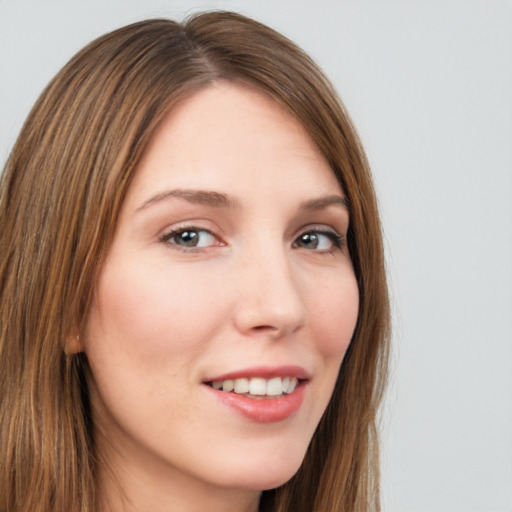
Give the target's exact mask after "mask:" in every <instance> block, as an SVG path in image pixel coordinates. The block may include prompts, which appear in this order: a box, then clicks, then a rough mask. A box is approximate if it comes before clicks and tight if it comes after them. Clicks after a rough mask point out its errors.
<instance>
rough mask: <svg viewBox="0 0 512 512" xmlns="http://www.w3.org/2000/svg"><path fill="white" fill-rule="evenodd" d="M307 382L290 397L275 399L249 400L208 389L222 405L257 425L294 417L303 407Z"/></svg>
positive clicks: (302, 383)
mask: <svg viewBox="0 0 512 512" xmlns="http://www.w3.org/2000/svg"><path fill="white" fill-rule="evenodd" d="M306 385H307V382H305V381H302V382H300V383H299V385H298V386H297V387H296V388H295V390H294V391H293V393H290V394H289V395H281V396H278V397H275V398H248V397H246V396H244V395H238V394H237V393H228V392H226V391H219V390H217V389H213V388H212V387H210V386H206V388H207V389H208V390H209V391H210V392H211V393H213V395H214V396H215V397H216V398H217V400H219V401H220V402H221V403H222V404H224V405H226V406H227V407H229V408H230V409H232V410H233V411H234V412H236V413H238V414H240V415H241V416H244V417H245V418H247V419H248V420H250V421H253V422H256V423H277V422H279V421H284V420H285V419H287V418H289V417H290V416H292V415H293V414H294V413H295V412H297V410H298V409H299V408H300V406H301V405H302V402H303V401H304V393H305V389H306Z"/></svg>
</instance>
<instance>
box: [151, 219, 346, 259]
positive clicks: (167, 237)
mask: <svg viewBox="0 0 512 512" xmlns="http://www.w3.org/2000/svg"><path fill="white" fill-rule="evenodd" d="M187 231H190V232H196V233H207V234H208V235H210V236H212V237H213V238H214V239H216V240H217V243H215V244H212V245H208V246H204V247H195V246H190V247H186V246H182V245H179V244H177V243H173V242H171V240H172V239H173V238H174V237H176V236H178V235H180V234H182V233H186V232H187ZM311 234H313V235H322V236H326V237H327V238H329V240H330V241H331V242H332V247H331V248H329V249H327V250H319V251H313V252H317V253H319V254H331V253H333V252H335V251H339V250H342V249H343V248H344V247H346V245H347V241H346V238H345V236H343V235H340V234H339V233H337V232H336V231H334V230H333V231H331V230H326V229H323V228H320V227H315V226H309V227H308V228H307V229H305V230H304V231H302V232H301V233H300V234H299V235H298V236H297V237H296V238H295V239H294V241H293V243H292V247H297V248H299V246H298V245H297V241H299V240H300V239H301V237H304V236H305V235H311ZM160 242H162V243H164V244H167V245H168V246H169V247H171V248H172V249H174V250H178V251H182V252H186V253H196V252H202V251H204V250H205V249H208V248H209V247H212V246H213V247H215V246H223V245H225V244H223V243H219V242H218V237H217V236H216V235H215V234H214V233H212V232H211V231H210V230H208V229H204V228H200V227H198V226H193V225H190V226H182V227H179V228H177V229H173V230H172V231H169V232H166V233H164V234H163V235H162V236H161V237H160Z"/></svg>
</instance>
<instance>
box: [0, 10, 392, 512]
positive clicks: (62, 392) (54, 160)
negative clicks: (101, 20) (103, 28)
mask: <svg viewBox="0 0 512 512" xmlns="http://www.w3.org/2000/svg"><path fill="white" fill-rule="evenodd" d="M217 80H229V81H234V82H238V83H244V84H248V85H250V86H251V87H253V88H256V89H258V90H260V91H262V92H264V93H266V94H267V95H269V96H270V97H272V98H273V99H274V100H275V101H277V102H278V103H279V104H281V105H282V106H283V107H284V108H286V109H287V110H288V111H289V112H290V113H291V114H292V115H293V116H295V118H297V119H298V120H299V121H300V122H301V123H302V124H303V126H304V127H305V129H306V130H307V132H308V133H309V135H310V136H311V138H312V139H313V140H314V142H315V143H316V145H317V147H318V149H319V151H320V152H321V153H322V154H323V155H324V156H325V158H326V159H327V161H328V162H329V163H330V165H331V167H332V170H333V172H334V173H335V175H336V177H337V178H338V180H339V182H340V184H341V187H342V189H343V190H344V192H345V194H346V196H347V198H348V200H349V202H350V215H351V224H350V229H349V233H348V243H349V247H350V253H351V255H352V260H353V265H354V270H355V273H356V277H357V281H358V285H359V293H360V309H359V317H358V322H357V327H356V330H355V333H354V336H353V339H352V341H351V344H350V346H349V349H348V352H347V354H346V356H345V359H344V361H343V364H342V367H341V371H340V373H339V377H338V381H337V384H336V388H335V391H334V395H333V397H332V399H331V401H330V404H329V406H328V408H327V411H326V412H325V415H324V416H323V418H322V420H321V422H320V425H319V426H318V429H317V431H316V433H315V435H314V437H313V439H312V442H311V444H310V447H309V449H308V451H307V454H306V457H305V459H304V462H303V464H302V466H301V468H300V470H299V471H298V473H297V474H296V475H295V476H294V477H293V478H292V479H291V480H290V481H289V482H288V483H286V484H285V485H283V486H281V487H280V488H278V489H275V490H269V491H265V492H264V493H263V495H262V500H261V508H262V510H265V511H272V512H292V511H293V512H297V511H317V512H334V511H338V512H339V511H343V512H362V511H370V510H375V511H377V510H380V506H379V470H378V467H379V466H378V445H377V434H376V414H377V408H378V405H379V402H380V399H381V394H382V390H383V388H384V382H385V374H386V367H387V356H388V339H389V307H388V298H387V287H386V278H385V269H384V260H383V248H382V236H381V227H380V223H379V217H378V211H377V204H376V199H375V195H374V190H373V185H372V179H371V175H370V171H369V167H368V164H367V161H366V158H365V155H364V151H363V148H362V146H361V144H360V142H359V139H358V137H357V134H356V132H355V129H354V127H353V125H352V123H351V121H350V119H349V117H348V114H347V113H346V111H345V109H344V107H343V105H342V103H341V101H340V100H339V98H338V97H337V94H336V92H335V90H334V89H333V87H332V86H331V84H330V83H329V81H328V80H327V79H326V78H325V76H324V75H323V73H322V72H321V71H320V70H319V68H318V67H317V66H316V65H315V64H314V63H313V62H312V60H311V59H310V58H309V57H308V56H307V55H306V54H305V53H304V52H303V51H302V50H300V49H299V48H298V47H297V46H295V45H294V44H293V43H292V42H290V41H289V40H288V39H286V38H284V37H283V36H281V35H280V34H278V33H276V32H275V31H273V30H272V29H270V28H268V27H266V26H264V25H262V24H260V23H258V22H255V21H253V20H250V19H248V18H245V17H243V16H241V15H238V14H234V13H228V12H211V13H203V14H199V15H195V16H193V17H191V18H190V19H188V20H187V21H185V22H184V23H181V24H180V23H177V22H174V21H170V20H164V19H155V20H148V21H143V22H139V23H135V24H132V25H129V26H127V27H124V28H121V29H118V30H116V31H114V32H112V33H109V34H107V35H105V36H103V37H100V38H99V39H97V40H96V41H93V42H92V43H91V44H90V45H88V46H87V47H86V48H84V49H83V50H82V51H80V52H79V53H78V54H77V55H76V56H75V57H74V58H72V59H71V61H70V62H69V63H68V64H67V65H66V66H65V67H64V68H63V69H62V70H61V71H60V73H59V74H58V75H57V76H56V77H55V78H54V79H53V80H52V81H51V82H50V84H49V85H48V87H47V88H46V90H45V91H44V92H43V94H42V95H41V97H40V98H39V100H38V101H37V103H36V105H35V106H34V108H33V109H32V111H31V113H30V115H29V116H28V119H27V121H26V122H25V125H24V127H23V129H22V131H21V134H20V136H19V138H18V141H17V143H16V145H15V147H14V149H13V151H12V153H11V155H10V157H9V159H8V161H7V164H6V168H5V171H4V173H3V175H2V178H1V184H0V250H1V260H0V368H1V371H0V454H1V455H0V457H1V462H0V509H2V510H4V511H5V512H28V511H30V512H55V511H59V512H62V511H73V512H75V511H76V512H93V511H94V510H95V506H96V504H95V496H96V492H95V486H96V482H95V473H96V467H97V457H96V454H95V452H94V439H93V436H92V428H91V417H90V411H89V399H88V391H87V379H88V372H87V360H86V358H85V356H84V355H83V354H78V355H75V356H73V357H70V356H68V355H66V353H65V351H64V341H65V339H66V338H67V337H68V336H69V335H70V333H71V332H74V331H80V327H81V325H82V323H83V322H84V319H85V317H86V314H87V310H88V306H89V303H90V299H91V294H92V293H93V290H94V286H95V281H96V278H97V276H98V273H99V270H100V269H101V265H102V261H103V259H104V256H105V253H106V251H107V250H108V247H109V244H110V241H111V240H112V237H113V233H114V229H115V226H116V222H117V218H118V214H119V210H120V206H121V204H122V203H123V199H124V197H125V194H126V191H127V189H128V186H129V185H130V181H131V179H132V177H133V175H134V172H135V171H136V169H137V164H138V162H139V160H140V158H141V155H142V154H143V152H144V149H145V148H146V147H147V145H148V142H149V141H150V140H151V138H152V136H153V134H154V132H155V129H156V128H157V126H158V125H159V123H160V121H161V120H162V119H163V117H164V116H165V114H166V113H167V112H168V111H169V110H170V109H171V108H172V107H173V105H175V104H176V102H178V101H180V99H182V98H183V97H184V96H185V95H189V94H192V93H193V92H194V91H197V90H199V89H200V88H204V87H206V86H207V85H208V84H211V83H212V82H214V81H217ZM340 314H343V311H340Z"/></svg>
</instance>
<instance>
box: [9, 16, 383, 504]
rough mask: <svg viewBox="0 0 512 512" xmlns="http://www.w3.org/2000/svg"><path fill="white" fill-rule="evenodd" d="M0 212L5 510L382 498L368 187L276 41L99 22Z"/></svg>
mask: <svg viewBox="0 0 512 512" xmlns="http://www.w3.org/2000/svg"><path fill="white" fill-rule="evenodd" d="M0 231H1V234H0V237H1V238H0V246H1V250H2V260H1V266H0V293H1V304H2V306H1V317H0V318H1V320H0V322H1V323H0V333H1V345H0V357H1V360H0V361H1V362H0V364H1V365H2V372H1V376H0V382H1V384H0V390H1V391H0V396H1V404H2V405H1V423H0V436H1V446H0V450H1V453H2V454H3V460H2V462H3V463H2V470H1V472H0V474H1V477H0V478H1V480H0V493H1V494H0V508H1V509H2V510H5V511H8V512H13V511H17V512H21V511H23V512H25V511H28V510H30V511H41V512H43V511H44V512H49V511H64V510H66V511H71V510H73V511H83V512H85V511H91V512H92V511H107V510H112V511H121V510H123V511H142V510H153V511H159V510H166V511H168V510H180V511H186V510H194V511H195V510H211V511H215V510H219V511H220V510H233V511H234V510H237V511H256V510H262V511H263V510H265V511H292V510H293V511H302V510H304V511H313V510H314V511H322V512H324V511H335V510H336V511H341V510H343V511H362V510H378V509H379V496H378V451H377V438H376V430H375V421H376V411H377V407H378V404H379V401H380V397H381V393H382V389H383V381H384V376H385V369H386V356H387V350H388V348H387V347H388V345H387V340H388V303H387V291H386V283H385V274H384V264H383V255H382V241H381V234H380V224H379V220H378V213H377V207H376V201H375V197H374V192H373V188H372V182H371V177H370V174H369V170H368V166H367V163H366V160H365V157H364V152H363V149H362V147H361V145H360V143H359V140H358V138H357V135H356V133H355V130H354V128H353V127H352V125H351V123H350V121H349V118H348V115H347V114H346V113H345V111H344V110H343V107H342V106H341V103H340V101H339V99H338V98H337V96H336V94H335V92H334V90H333V89H332V87H331V86H330V84H329V82H328V81H327V80H326V79H325V77H324V76H323V75H322V73H321V71H320V70H319V69H318V68H317V67H316V65H315V64H314V63H313V62H312V61H311V60H310V59H309V58H308V57H307V56H306V55H305V54H304V53H303V52H302V51H301V50H300V49H298V48H297V47H296V46H295V45H293V44H292V43H291V42H290V41H288V40H287V39H285V38H284V37H282V36H281V35H279V34H277V33H275V32H274V31H272V30H271V29H269V28H267V27H265V26H263V25H261V24H259V23H257V22H255V21H252V20H249V19H247V18H244V17H242V16H240V15H237V14H233V13H205V14H201V15H196V16H194V17H192V18H191V19H189V20H188V21H186V22H184V23H183V24H178V23H175V22H172V21H168V20H149V21H145V22H140V23H136V24H133V25H130V26H128V27H124V28H121V29H119V30H116V31H114V32H112V33H110V34H107V35H105V36H103V37H101V38H99V39H98V40H96V41H94V42H93V43H91V44H90V45H89V46H87V47H86V48H85V49H84V50H82V51H81V52H79V53H78V54H77V55H76V56H75V57H74V58H73V59H72V60H71V61H70V62H69V63H68V64H67V65H66V66H65V67H64V68H63V70H62V71H61V72H60V73H59V74H58V75H57V76H56V77H55V79H54V80H53V81H52V82H51V83H50V84H49V86H48V88H47V89H46V90H45V92H44V93H43V94H42V96H41V98H40V99H39V100H38V102H37V104H36V105H35V107H34V109H33V110H32V112H31V114H30V115H29V117H28V119H27V121H26V123H25V126H24V128H23V130H22V132H21V134H20V136H19V139H18V142H17V143H16V146H15V148H14V150H13V151H12V154H11V155H10V158H9V160H8V162H7V165H6V169H5V171H4V173H3V176H2V182H1V195H0Z"/></svg>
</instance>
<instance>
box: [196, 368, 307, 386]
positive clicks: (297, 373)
mask: <svg viewBox="0 0 512 512" xmlns="http://www.w3.org/2000/svg"><path fill="white" fill-rule="evenodd" d="M253 377H261V378H264V379H271V378H273V377H295V378H297V379H299V380H309V379H311V374H310V373H309V372H308V371H307V370H306V369H305V368H303V367H302V366H297V365H284V366H253V367H251V368H244V369H242V370H235V371H232V372H228V373H223V374H220V375H214V376H212V377H208V378H206V379H204V382H212V381H219V380H234V379H244V378H245V379H251V378H253Z"/></svg>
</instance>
